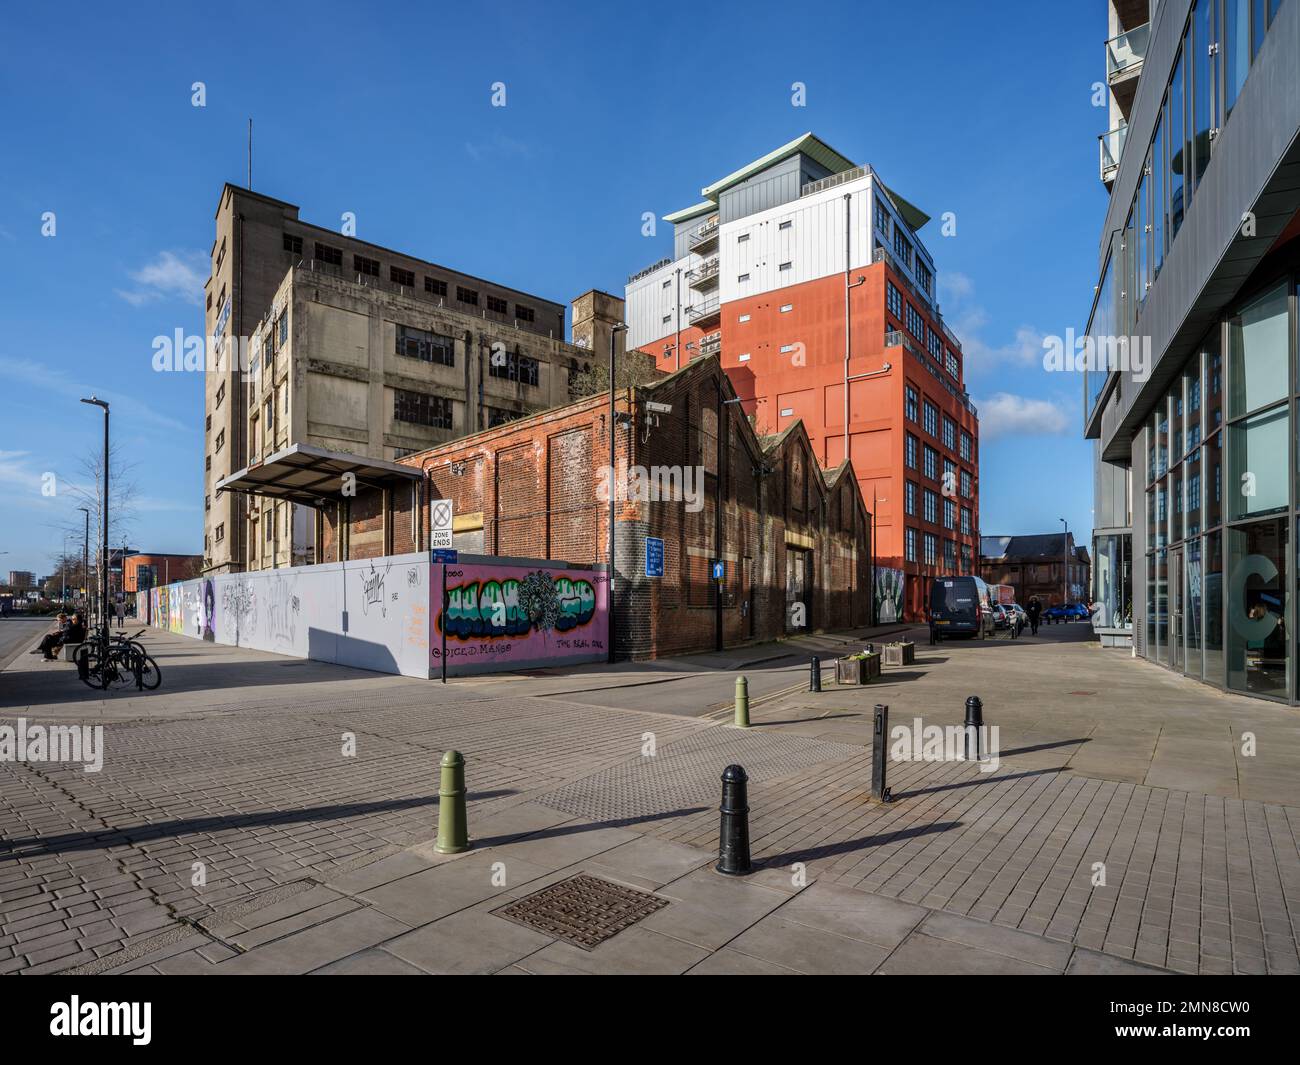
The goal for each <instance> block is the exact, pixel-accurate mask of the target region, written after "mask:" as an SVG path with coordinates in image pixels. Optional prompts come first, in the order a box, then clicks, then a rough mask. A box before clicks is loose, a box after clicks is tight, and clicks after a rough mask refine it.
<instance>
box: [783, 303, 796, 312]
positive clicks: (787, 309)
mask: <svg viewBox="0 0 1300 1065" xmlns="http://www.w3.org/2000/svg"><path fill="white" fill-rule="evenodd" d="M792 310H794V304H793V303H783V304H781V313H782V314H789V313H790V312H791V311H792Z"/></svg>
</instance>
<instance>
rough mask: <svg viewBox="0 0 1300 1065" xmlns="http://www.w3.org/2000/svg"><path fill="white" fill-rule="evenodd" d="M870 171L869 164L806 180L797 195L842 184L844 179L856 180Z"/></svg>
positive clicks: (810, 193) (808, 193)
mask: <svg viewBox="0 0 1300 1065" xmlns="http://www.w3.org/2000/svg"><path fill="white" fill-rule="evenodd" d="M870 173H872V170H871V167H869V166H855V167H854V168H853V169H852V170H844V171H841V172H840V173H838V174H832V175H831V176H830V177H824V178H821V179H820V180H818V181H810V182H808V184H807V185H804V186H803V187H802V188H801V189H800V190H799V195H800V196H811V195H812V194H813V193H814V192H821V191H822V189H830V188H834V187H835V186H836V185H843V184H844V183H845V182H846V181H856V180H857V179H858V178H860V177H866V176H867V175H868V174H870Z"/></svg>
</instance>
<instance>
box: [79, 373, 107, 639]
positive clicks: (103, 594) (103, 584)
mask: <svg viewBox="0 0 1300 1065" xmlns="http://www.w3.org/2000/svg"><path fill="white" fill-rule="evenodd" d="M81 402H82V403H89V404H90V405H91V406H94V407H99V408H100V409H102V410H103V412H104V501H103V506H102V507H101V510H100V517H101V519H102V525H103V528H102V529H101V530H100V531H101V533H102V536H103V551H104V553H103V554H102V555H101V556H100V557H101V559H102V560H103V561H102V565H101V566H100V569H101V570H103V572H102V573H101V574H100V578H99V584H100V609H101V611H102V613H101V614H100V618H99V622H100V626H101V628H102V629H103V639H104V642H105V643H107V640H108V401H107V400H103V399H98V398H96V397H95V396H91V397H90V398H89V399H83V400H82V401H81Z"/></svg>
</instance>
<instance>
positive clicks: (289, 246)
mask: <svg viewBox="0 0 1300 1065" xmlns="http://www.w3.org/2000/svg"><path fill="white" fill-rule="evenodd" d="M284 250H285V251H288V252H293V254H294V255H301V254H302V237H295V236H294V235H293V234H292V233H285V234H284Z"/></svg>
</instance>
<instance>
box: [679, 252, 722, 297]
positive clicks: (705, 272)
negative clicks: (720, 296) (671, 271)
mask: <svg viewBox="0 0 1300 1065" xmlns="http://www.w3.org/2000/svg"><path fill="white" fill-rule="evenodd" d="M720 265H721V263H720V260H719V257H718V256H716V255H715V256H714V257H713V258H712V259H705V260H704V262H702V263H700V265H699V266H697V267H696V268H695V269H694V270H690V271H688V272H687V274H686V283H687V284H688V285H689V286H690V287H691V288H693V289H697V290H699V291H700V292H705V291H707V290H709V289H712V288H717V287H718V267H719V266H720Z"/></svg>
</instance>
